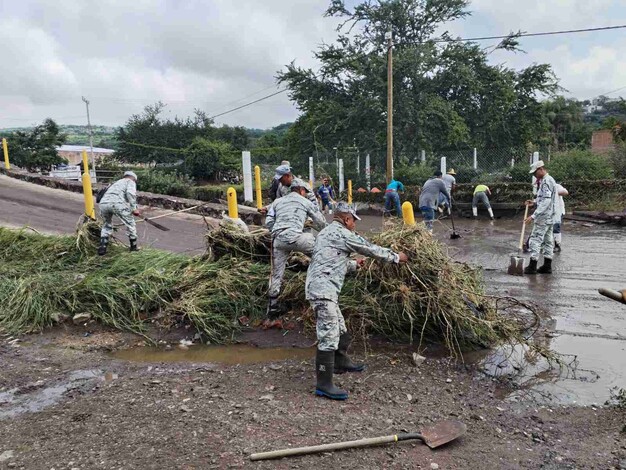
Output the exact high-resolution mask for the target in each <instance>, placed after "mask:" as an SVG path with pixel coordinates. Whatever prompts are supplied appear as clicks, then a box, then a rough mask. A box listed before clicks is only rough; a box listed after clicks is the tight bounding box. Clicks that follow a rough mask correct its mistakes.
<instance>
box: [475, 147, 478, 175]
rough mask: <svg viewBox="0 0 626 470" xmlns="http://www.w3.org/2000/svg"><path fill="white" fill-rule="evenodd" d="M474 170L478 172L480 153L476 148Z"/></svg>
mask: <svg viewBox="0 0 626 470" xmlns="http://www.w3.org/2000/svg"><path fill="white" fill-rule="evenodd" d="M474 170H478V153H477V152H476V147H474Z"/></svg>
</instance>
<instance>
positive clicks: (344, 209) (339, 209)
mask: <svg viewBox="0 0 626 470" xmlns="http://www.w3.org/2000/svg"><path fill="white" fill-rule="evenodd" d="M335 213H339V214H350V215H351V216H352V217H354V218H355V219H356V220H361V218H360V217H359V216H358V215H356V210H355V209H354V208H353V207H351V206H350V205H349V204H348V203H346V202H343V201H340V202H338V203H337V205H336V206H335Z"/></svg>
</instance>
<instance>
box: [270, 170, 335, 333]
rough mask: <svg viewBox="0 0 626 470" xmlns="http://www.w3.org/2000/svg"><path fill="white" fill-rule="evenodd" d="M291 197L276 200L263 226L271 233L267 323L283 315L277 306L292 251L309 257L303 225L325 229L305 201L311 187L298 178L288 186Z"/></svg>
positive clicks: (312, 206)
mask: <svg viewBox="0 0 626 470" xmlns="http://www.w3.org/2000/svg"><path fill="white" fill-rule="evenodd" d="M290 188H291V193H289V194H288V195H286V196H284V197H281V198H278V199H276V201H274V202H273V203H272V205H271V206H270V207H269V209H268V211H267V218H266V219H265V225H266V226H267V228H268V229H270V231H271V233H272V269H271V275H270V285H269V292H268V294H269V303H268V306H267V320H269V321H270V322H271V321H273V320H276V319H277V318H278V317H279V316H280V314H281V313H282V309H281V308H280V305H279V302H278V296H279V295H280V288H281V285H282V281H283V276H284V275H285V268H286V266H287V259H288V258H289V255H290V254H291V252H293V251H299V252H301V253H304V254H305V255H309V256H310V255H311V253H312V252H313V246H314V245H315V236H314V235H313V234H312V233H304V224H305V223H306V221H307V218H311V220H312V222H313V226H314V228H316V229H317V230H321V229H323V228H324V227H326V220H325V219H324V216H323V215H322V213H321V212H320V211H319V208H318V206H317V204H313V203H312V202H311V201H310V200H309V199H308V198H307V195H308V193H310V192H311V187H310V186H309V184H308V183H305V182H304V181H302V180H301V179H299V178H294V179H293V181H291V182H290Z"/></svg>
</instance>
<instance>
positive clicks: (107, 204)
mask: <svg viewBox="0 0 626 470" xmlns="http://www.w3.org/2000/svg"><path fill="white" fill-rule="evenodd" d="M98 206H99V207H100V215H101V216H102V218H103V219H104V225H103V226H102V231H101V232H100V246H99V247H98V254H99V255H100V256H104V255H105V254H106V252H107V245H108V244H109V237H110V236H111V234H112V233H113V224H112V219H113V216H114V215H116V216H118V217H119V218H120V219H121V220H122V222H123V223H124V225H126V233H127V234H128V239H129V241H130V251H137V250H139V248H137V227H136V226H135V219H134V217H133V215H137V216H138V215H140V214H139V211H138V210H137V175H136V174H135V173H134V172H132V171H127V172H126V173H124V177H123V178H122V179H121V180H118V181H116V182H115V183H113V184H112V185H111V186H109V189H107V191H106V193H105V194H104V196H103V197H102V199H101V200H100V202H99V203H98Z"/></svg>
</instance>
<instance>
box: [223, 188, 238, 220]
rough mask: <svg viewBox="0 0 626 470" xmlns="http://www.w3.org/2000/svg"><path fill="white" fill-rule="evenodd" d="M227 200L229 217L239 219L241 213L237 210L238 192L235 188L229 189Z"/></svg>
mask: <svg viewBox="0 0 626 470" xmlns="http://www.w3.org/2000/svg"><path fill="white" fill-rule="evenodd" d="M226 199H228V217H230V218H231V219H238V218H239V211H238V210H237V191H235V188H232V187H231V188H228V191H226Z"/></svg>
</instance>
